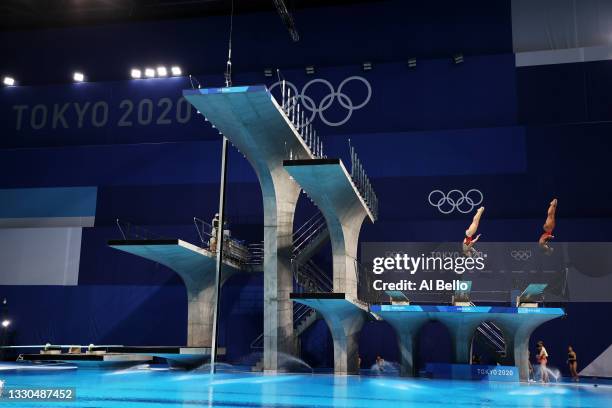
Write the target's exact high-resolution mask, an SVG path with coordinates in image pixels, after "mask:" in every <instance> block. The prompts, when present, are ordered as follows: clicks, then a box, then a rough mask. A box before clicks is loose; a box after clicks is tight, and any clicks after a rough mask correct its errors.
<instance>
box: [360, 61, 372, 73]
mask: <svg viewBox="0 0 612 408" xmlns="http://www.w3.org/2000/svg"><path fill="white" fill-rule="evenodd" d="M362 67H363V70H364V71H371V70H372V63H371V62H369V61H366V62H364V63H363V66H362Z"/></svg>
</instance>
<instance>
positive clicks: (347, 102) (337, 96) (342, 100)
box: [269, 76, 372, 126]
mask: <svg viewBox="0 0 612 408" xmlns="http://www.w3.org/2000/svg"><path fill="white" fill-rule="evenodd" d="M351 81H357V82H360V83H362V84H363V85H364V86H365V89H366V91H367V96H366V97H365V99H364V100H363V101H362V102H361V103H357V104H356V103H354V102H353V100H352V99H351V98H350V97H349V96H348V95H347V94H346V93H344V92H343V90H344V87H345V86H346V85H347V84H348V83H349V82H351ZM315 84H322V85H324V86H325V87H327V89H328V90H329V93H328V94H327V95H325V96H324V97H323V98H322V99H321V100H320V101H319V103H318V104H317V103H316V102H315V100H314V99H313V98H311V97H310V96H308V95H306V93H307V91H308V89H309V88H310V87H311V86H313V85H315ZM281 86H282V81H277V82H275V83H274V84H272V86H270V88H269V90H270V93H271V92H272V91H273V90H274V89H275V88H276V87H279V88H280V87H281ZM285 86H286V87H287V89H291V97H290V98H289V101H288V105H289V106H285V108H286V109H289V110H290V109H295V107H296V106H297V104H298V103H299V104H300V105H301V106H302V108H303V109H304V114H305V116H306V118H305V120H304V122H305V123H304V125H308V124H310V123H311V122H312V121H313V120H314V119H315V118H316V117H317V115H319V119H321V122H323V123H325V124H326V125H328V126H342V125H344V124H345V123H346V122H348V120H349V119H350V118H351V116H352V115H353V112H354V111H356V110H359V109H361V108H363V107H364V106H366V105H367V104H368V102H370V99H371V98H372V85H370V82H369V81H368V80H367V79H365V78H364V77H360V76H350V77H348V78H346V79H345V80H343V81H342V82H340V85H338V89H337V90H334V86H333V85H332V84H331V82H329V81H328V80H326V79H322V78H317V79H313V80H311V81H309V82H307V83H306V85H304V87H303V88H302V91H301V92H298V89H297V87H296V86H295V85H294V84H292V83H291V82H289V81H285ZM335 101H338V103H339V104H340V106H342V107H343V108H344V109H346V112H347V113H346V116H345V117H344V118H343V119H342V120H339V121H336V122H334V121H331V120H329V119H328V118H327V117H325V112H326V111H327V110H328V109H329V108H330V107H331V106H332V104H333V103H334V102H335ZM307 112H309V113H307Z"/></svg>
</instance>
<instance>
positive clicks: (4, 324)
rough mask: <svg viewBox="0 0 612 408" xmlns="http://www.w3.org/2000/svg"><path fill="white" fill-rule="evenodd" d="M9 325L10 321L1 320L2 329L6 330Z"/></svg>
mask: <svg viewBox="0 0 612 408" xmlns="http://www.w3.org/2000/svg"><path fill="white" fill-rule="evenodd" d="M10 324H11V321H10V320H6V319H5V320H3V321H2V327H4V328H5V329H6V328H7V327H9V326H10Z"/></svg>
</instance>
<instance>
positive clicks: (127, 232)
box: [115, 218, 166, 240]
mask: <svg viewBox="0 0 612 408" xmlns="http://www.w3.org/2000/svg"><path fill="white" fill-rule="evenodd" d="M115 224H117V227H118V228H119V232H121V236H122V237H123V239H124V240H128V239H131V238H132V237H133V238H134V239H142V240H147V239H152V238H153V239H165V238H166V237H164V236H163V235H160V234H157V233H154V232H152V231H150V230H148V229H146V228H143V227H141V226H139V225H136V224H134V223H132V222H129V221H121V220H120V219H119V218H117V219H116V220H115Z"/></svg>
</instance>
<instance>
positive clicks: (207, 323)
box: [187, 284, 215, 347]
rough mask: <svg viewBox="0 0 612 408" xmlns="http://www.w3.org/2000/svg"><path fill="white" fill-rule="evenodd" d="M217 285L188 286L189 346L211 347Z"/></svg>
mask: <svg viewBox="0 0 612 408" xmlns="http://www.w3.org/2000/svg"><path fill="white" fill-rule="evenodd" d="M214 299H215V285H214V284H211V285H207V286H204V287H200V286H199V285H189V286H188V287H187V347H210V345H211V344H212V323H213V312H214V303H213V302H214Z"/></svg>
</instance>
